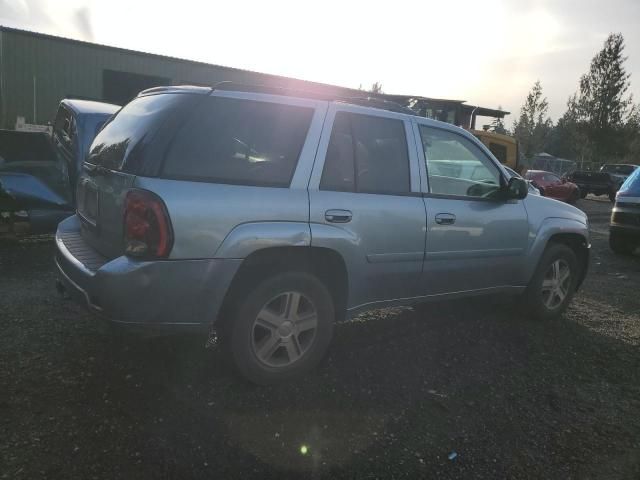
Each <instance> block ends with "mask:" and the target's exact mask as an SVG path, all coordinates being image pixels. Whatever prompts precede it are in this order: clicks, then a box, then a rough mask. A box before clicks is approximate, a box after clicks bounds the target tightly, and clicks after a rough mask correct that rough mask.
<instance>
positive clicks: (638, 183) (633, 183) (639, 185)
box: [618, 168, 640, 197]
mask: <svg viewBox="0 0 640 480" xmlns="http://www.w3.org/2000/svg"><path fill="white" fill-rule="evenodd" d="M618 193H619V194H620V196H623V197H624V196H626V197H640V168H636V169H635V170H634V172H633V173H632V174H631V175H630V176H629V177H627V179H626V180H625V181H624V183H623V184H622V186H621V187H620V190H619V191H618Z"/></svg>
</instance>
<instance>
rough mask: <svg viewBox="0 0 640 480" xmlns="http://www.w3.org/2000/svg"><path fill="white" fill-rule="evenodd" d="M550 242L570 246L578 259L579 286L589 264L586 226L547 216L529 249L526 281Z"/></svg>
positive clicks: (574, 221)
mask: <svg viewBox="0 0 640 480" xmlns="http://www.w3.org/2000/svg"><path fill="white" fill-rule="evenodd" d="M551 243H560V244H563V245H566V246H568V247H569V248H571V249H572V250H573V251H574V252H575V254H576V257H577V259H578V264H579V265H580V272H579V277H578V286H580V285H581V284H582V282H583V280H584V278H585V276H586V274H587V269H588V265H589V251H590V247H591V245H590V243H589V233H588V229H587V226H586V225H584V224H582V223H580V222H578V221H576V220H570V219H565V218H547V219H546V220H545V221H544V222H543V223H542V226H541V228H540V229H539V231H538V234H537V235H536V237H535V240H534V243H533V245H532V247H531V249H530V258H532V261H531V262H529V264H528V267H527V283H528V282H529V280H530V279H531V277H532V276H533V274H534V272H535V270H536V268H537V266H538V263H539V262H540V259H541V258H542V254H543V253H544V251H545V249H546V248H547V246H548V245H549V244H551Z"/></svg>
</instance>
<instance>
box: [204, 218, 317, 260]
mask: <svg viewBox="0 0 640 480" xmlns="http://www.w3.org/2000/svg"><path fill="white" fill-rule="evenodd" d="M308 246H311V230H310V229H309V224H308V223H306V222H305V223H303V222H251V223H243V224H241V225H238V226H236V227H235V228H234V229H233V230H231V232H229V234H228V235H227V236H226V237H225V239H224V240H223V242H222V243H221V244H220V246H219V247H218V249H217V250H216V252H215V254H214V257H215V258H246V257H248V256H249V255H251V254H252V253H253V252H256V251H258V250H262V249H265V248H273V247H308Z"/></svg>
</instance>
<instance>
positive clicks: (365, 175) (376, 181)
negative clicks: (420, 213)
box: [320, 112, 411, 194]
mask: <svg viewBox="0 0 640 480" xmlns="http://www.w3.org/2000/svg"><path fill="white" fill-rule="evenodd" d="M410 183H411V182H410V173H409V155H408V152H407V140H406V134H405V130H404V125H403V123H402V121H400V120H393V119H389V118H382V117H373V116H369V115H359V114H352V113H346V112H339V113H338V114H336V119H335V121H334V124H333V130H332V132H331V139H330V141H329V147H328V149H327V156H326V159H325V164H324V170H323V173H322V180H321V182H320V188H321V189H322V190H338V191H355V192H362V193H382V194H399V193H406V192H409V190H410Z"/></svg>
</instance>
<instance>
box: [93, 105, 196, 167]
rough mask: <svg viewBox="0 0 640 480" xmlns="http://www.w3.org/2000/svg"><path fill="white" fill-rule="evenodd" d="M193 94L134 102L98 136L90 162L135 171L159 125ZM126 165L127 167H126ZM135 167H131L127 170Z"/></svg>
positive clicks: (126, 106)
mask: <svg viewBox="0 0 640 480" xmlns="http://www.w3.org/2000/svg"><path fill="white" fill-rule="evenodd" d="M190 97H195V96H192V95H177V94H174V95H149V96H145V97H138V98H135V99H133V100H132V101H131V102H129V103H128V104H127V105H125V106H124V107H123V108H122V110H120V111H119V112H118V113H117V114H116V116H115V117H113V118H112V120H111V121H109V122H108V123H107V124H106V125H105V127H104V128H103V129H102V130H101V131H100V133H98V135H97V136H96V138H95V139H94V141H93V143H92V144H91V149H90V150H89V155H88V157H87V162H89V163H92V164H95V165H101V166H103V167H105V168H109V169H111V170H128V171H133V165H136V166H137V165H139V164H141V163H142V152H143V151H144V148H145V146H146V145H148V144H149V143H150V141H151V139H152V138H153V134H154V133H155V132H156V130H157V129H158V128H159V126H160V125H161V124H162V123H163V122H164V121H166V119H167V118H168V117H169V116H171V115H172V114H173V113H174V112H175V111H176V110H177V107H178V105H180V104H185V102H189V101H193V100H195V99H193V98H190ZM125 164H126V165H125ZM125 167H131V168H125Z"/></svg>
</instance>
